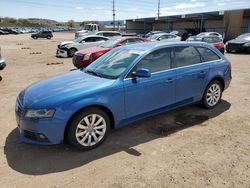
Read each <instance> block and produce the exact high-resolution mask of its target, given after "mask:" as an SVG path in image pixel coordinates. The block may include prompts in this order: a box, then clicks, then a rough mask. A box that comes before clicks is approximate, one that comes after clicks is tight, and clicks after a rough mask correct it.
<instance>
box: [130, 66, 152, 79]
mask: <svg viewBox="0 0 250 188" xmlns="http://www.w3.org/2000/svg"><path fill="white" fill-rule="evenodd" d="M150 76H151V73H150V71H149V70H148V69H143V68H141V69H137V70H136V71H135V72H132V78H136V77H138V78H140V77H141V78H148V77H150Z"/></svg>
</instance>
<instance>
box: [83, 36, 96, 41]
mask: <svg viewBox="0 0 250 188" xmlns="http://www.w3.org/2000/svg"><path fill="white" fill-rule="evenodd" d="M84 41H85V42H95V41H96V40H95V37H88V38H86V39H84Z"/></svg>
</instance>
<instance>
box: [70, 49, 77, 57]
mask: <svg viewBox="0 0 250 188" xmlns="http://www.w3.org/2000/svg"><path fill="white" fill-rule="evenodd" d="M76 51H77V49H75V48H70V49H69V50H68V56H69V57H73V56H74V54H75V52H76Z"/></svg>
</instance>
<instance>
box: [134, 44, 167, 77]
mask: <svg viewBox="0 0 250 188" xmlns="http://www.w3.org/2000/svg"><path fill="white" fill-rule="evenodd" d="M139 68H145V69H148V70H149V71H150V72H151V73H155V72H160V71H164V70H168V69H170V68H171V49H170V48H163V49H159V50H156V51H154V52H151V53H150V54H148V55H146V56H145V57H144V58H143V59H142V60H141V61H140V62H139V63H138V64H137V65H136V69H139Z"/></svg>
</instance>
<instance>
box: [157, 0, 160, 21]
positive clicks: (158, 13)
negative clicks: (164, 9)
mask: <svg viewBox="0 0 250 188" xmlns="http://www.w3.org/2000/svg"><path fill="white" fill-rule="evenodd" d="M160 5H161V0H158V12H157V18H158V20H159V17H160Z"/></svg>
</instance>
